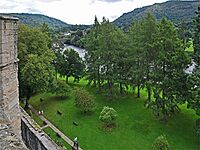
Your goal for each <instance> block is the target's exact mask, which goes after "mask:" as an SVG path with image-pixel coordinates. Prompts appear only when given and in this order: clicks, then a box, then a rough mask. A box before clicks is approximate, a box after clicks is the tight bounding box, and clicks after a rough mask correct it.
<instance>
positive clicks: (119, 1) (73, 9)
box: [0, 0, 166, 24]
mask: <svg viewBox="0 0 200 150" xmlns="http://www.w3.org/2000/svg"><path fill="white" fill-rule="evenodd" d="M164 1H166V0H23V1H21V0H0V12H1V13H17V12H18V13H22V12H24V13H26V12H28V13H42V14H45V15H48V16H51V17H55V18H57V19H60V20H62V21H65V22H67V23H71V24H92V23H93V21H94V16H95V15H96V16H97V17H98V18H99V19H100V20H101V18H102V17H103V16H105V17H106V18H109V19H110V21H113V20H114V19H116V18H117V17H119V16H121V15H122V14H123V13H125V12H129V11H132V10H133V9H135V8H138V7H142V6H146V5H150V4H154V3H159V2H164Z"/></svg>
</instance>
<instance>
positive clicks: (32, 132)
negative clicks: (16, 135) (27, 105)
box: [21, 108, 64, 150]
mask: <svg viewBox="0 0 200 150" xmlns="http://www.w3.org/2000/svg"><path fill="white" fill-rule="evenodd" d="M21 110H22V121H21V132H22V139H23V141H24V143H25V145H26V146H27V148H29V149H30V150H64V148H61V147H59V146H58V145H57V144H56V143H55V142H54V141H53V140H52V139H51V138H50V137H49V136H48V135H47V134H46V133H44V132H43V131H42V130H41V129H40V127H39V125H38V124H37V123H36V122H35V121H34V120H33V119H31V118H30V116H29V115H28V114H27V113H26V112H25V111H24V110H23V109H22V108H21Z"/></svg>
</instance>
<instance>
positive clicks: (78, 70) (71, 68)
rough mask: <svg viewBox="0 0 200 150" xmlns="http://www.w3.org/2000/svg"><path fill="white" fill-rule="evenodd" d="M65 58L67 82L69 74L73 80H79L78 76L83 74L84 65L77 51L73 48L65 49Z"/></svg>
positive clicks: (80, 76)
mask: <svg viewBox="0 0 200 150" xmlns="http://www.w3.org/2000/svg"><path fill="white" fill-rule="evenodd" d="M63 56H64V59H65V64H64V65H65V75H66V81H67V83H68V78H69V77H70V76H73V77H74V82H79V80H80V78H82V76H83V75H84V69H85V65H84V63H83V60H82V59H81V58H80V56H79V54H78V52H76V51H75V50H73V49H67V50H65V51H64V52H63Z"/></svg>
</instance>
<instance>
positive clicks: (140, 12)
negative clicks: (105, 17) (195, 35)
mask: <svg viewBox="0 0 200 150" xmlns="http://www.w3.org/2000/svg"><path fill="white" fill-rule="evenodd" d="M199 5H200V0H195V1H194V0H185V1H178V0H172V1H167V2H164V3H156V4H154V5H150V6H145V7H142V8H136V9H134V10H133V11H131V12H128V13H124V14H123V15H122V16H121V17H119V18H118V19H116V20H115V21H114V24H115V25H117V26H119V27H127V26H129V25H130V24H131V23H132V22H133V21H134V20H139V19H141V18H142V17H144V16H145V14H146V13H147V12H151V13H152V14H153V15H154V16H155V17H156V19H158V20H160V19H161V18H163V17H166V18H167V19H169V20H171V21H172V22H174V23H176V24H178V23H180V22H182V21H185V22H187V23H190V24H191V23H192V21H193V19H194V17H195V11H197V7H198V6H199Z"/></svg>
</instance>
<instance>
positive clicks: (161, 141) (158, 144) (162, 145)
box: [152, 135, 169, 150]
mask: <svg viewBox="0 0 200 150" xmlns="http://www.w3.org/2000/svg"><path fill="white" fill-rule="evenodd" d="M152 147H153V149H154V150H169V143H168V141H167V139H166V137H165V136H164V135H160V136H158V137H157V138H156V139H155V141H154V142H153V145H152Z"/></svg>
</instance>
